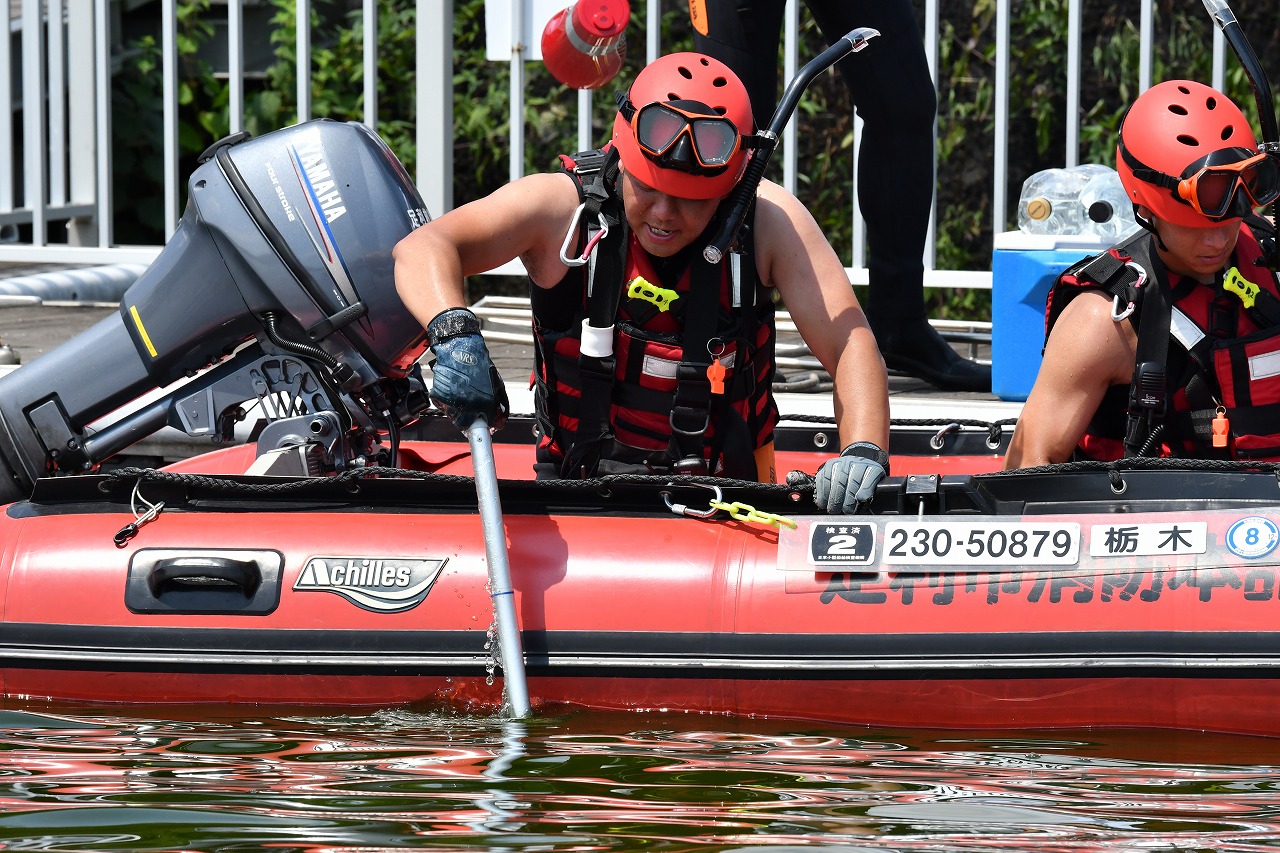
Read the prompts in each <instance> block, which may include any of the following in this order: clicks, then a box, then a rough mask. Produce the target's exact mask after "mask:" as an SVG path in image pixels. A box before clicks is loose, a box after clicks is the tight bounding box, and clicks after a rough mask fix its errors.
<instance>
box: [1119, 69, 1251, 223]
mask: <svg viewBox="0 0 1280 853" xmlns="http://www.w3.org/2000/svg"><path fill="white" fill-rule="evenodd" d="M1116 171H1117V172H1119V173H1120V182H1121V184H1123V185H1124V188H1125V191H1126V192H1127V193H1128V194H1129V198H1130V199H1131V200H1132V201H1133V202H1134V203H1135V204H1141V205H1144V206H1145V207H1147V208H1148V209H1149V210H1150V211H1151V212H1152V213H1153V214H1155V216H1156V217H1157V218H1159V219H1163V220H1165V221H1166V222H1171V223H1173V224H1175V225H1185V226H1188V227H1191V228H1211V227H1213V226H1215V225H1218V224H1221V223H1223V222H1229V221H1231V220H1233V219H1238V218H1240V217H1242V216H1244V215H1245V214H1247V213H1249V212H1250V210H1251V209H1252V205H1250V203H1249V202H1250V201H1252V202H1253V203H1254V204H1265V203H1267V201H1270V200H1272V199H1274V198H1275V187H1274V185H1275V183H1276V182H1275V173H1276V169H1275V163H1274V162H1272V161H1271V160H1270V159H1269V158H1267V157H1265V156H1262V157H1259V156H1258V141H1257V139H1256V138H1255V137H1254V135H1253V129H1252V128H1251V127H1250V126H1249V121H1248V119H1246V118H1245V117H1244V113H1242V112H1241V111H1240V108H1239V107H1237V106H1236V105H1235V104H1234V103H1233V102H1232V101H1231V99H1230V98H1228V97H1227V96H1226V95H1224V94H1222V93H1221V92H1219V91H1217V90H1216V89H1212V88H1210V87H1209V86H1206V85H1204V84H1203V83H1196V82H1194V81H1191V80H1167V81H1165V82H1163V83H1158V84H1156V85H1155V86H1152V87H1151V88H1150V89H1148V90H1147V91H1145V92H1143V93H1142V94H1141V95H1139V96H1138V99H1137V100H1135V101H1134V102H1133V105H1132V106H1131V107H1130V108H1129V111H1128V112H1127V113H1126V114H1125V117H1124V119H1123V121H1122V122H1121V124H1120V142H1119V145H1118V146H1117V150H1116ZM1268 196H1269V197H1268Z"/></svg>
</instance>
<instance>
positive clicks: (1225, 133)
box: [1222, 125, 1236, 142]
mask: <svg viewBox="0 0 1280 853" xmlns="http://www.w3.org/2000/svg"><path fill="white" fill-rule="evenodd" d="M1235 132H1236V129H1235V128H1234V127H1232V126H1231V125H1227V126H1226V127H1224V128H1222V141H1223V142H1226V141H1227V140H1228V139H1230V138H1231V135H1232V134H1233V133H1235Z"/></svg>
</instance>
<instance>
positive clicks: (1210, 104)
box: [1204, 98, 1218, 110]
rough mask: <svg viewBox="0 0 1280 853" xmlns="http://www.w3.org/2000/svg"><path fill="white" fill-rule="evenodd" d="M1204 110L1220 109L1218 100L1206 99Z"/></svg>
mask: <svg viewBox="0 0 1280 853" xmlns="http://www.w3.org/2000/svg"><path fill="white" fill-rule="evenodd" d="M1204 108H1205V109H1206V110H1216V109H1217V108H1218V99H1217V98H1205V100H1204Z"/></svg>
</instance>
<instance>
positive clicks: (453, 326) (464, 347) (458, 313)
mask: <svg viewBox="0 0 1280 853" xmlns="http://www.w3.org/2000/svg"><path fill="white" fill-rule="evenodd" d="M427 342H428V343H430V344H431V351H432V352H433V353H435V356H436V357H435V360H434V361H432V362H431V375H432V379H431V402H432V403H433V404H435V406H436V408H438V409H440V410H441V411H442V412H444V413H445V415H446V416H448V418H449V419H450V420H451V421H453V423H454V425H455V426H457V427H458V429H460V430H462V431H463V432H465V431H466V430H467V428H468V427H470V426H471V424H472V423H473V422H474V421H475V419H476V418H484V419H485V421H486V422H487V423H488V424H489V428H490V429H492V430H495V431H496V430H499V429H501V428H502V425H503V424H504V423H506V421H507V412H508V410H509V409H510V405H509V404H508V402H507V389H506V386H505V385H503V384H502V377H501V376H500V375H498V368H496V367H494V366H493V359H492V358H491V357H490V356H489V349H488V347H486V346H485V345H484V338H483V337H481V335H480V319H479V318H478V317H476V315H475V314H472V313H471V312H470V311H468V310H467V309H466V308H450V309H449V310H447V311H441V312H440V313H439V314H437V315H436V316H435V318H434V319H432V321H431V322H430V323H428V324H427Z"/></svg>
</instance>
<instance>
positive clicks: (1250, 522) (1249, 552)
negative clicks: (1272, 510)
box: [1226, 515, 1280, 560]
mask: <svg viewBox="0 0 1280 853" xmlns="http://www.w3.org/2000/svg"><path fill="white" fill-rule="evenodd" d="M1277 542H1280V529H1277V528H1276V525H1275V522H1274V521H1272V520H1271V519H1269V518H1263V517H1262V516H1260V515H1251V516H1249V517H1248V518H1242V519H1240V520H1239V521H1237V522H1236V523H1235V524H1233V525H1231V527H1230V528H1229V529H1228V530H1227V537H1226V546H1227V548H1228V549H1230V551H1231V553H1232V554H1235V555H1236V556H1238V557H1244V558H1245V559H1246V560H1256V559H1258V558H1259V557H1265V556H1266V555H1267V554H1270V553H1271V552H1272V551H1274V550H1275V547H1276V543H1277Z"/></svg>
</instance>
